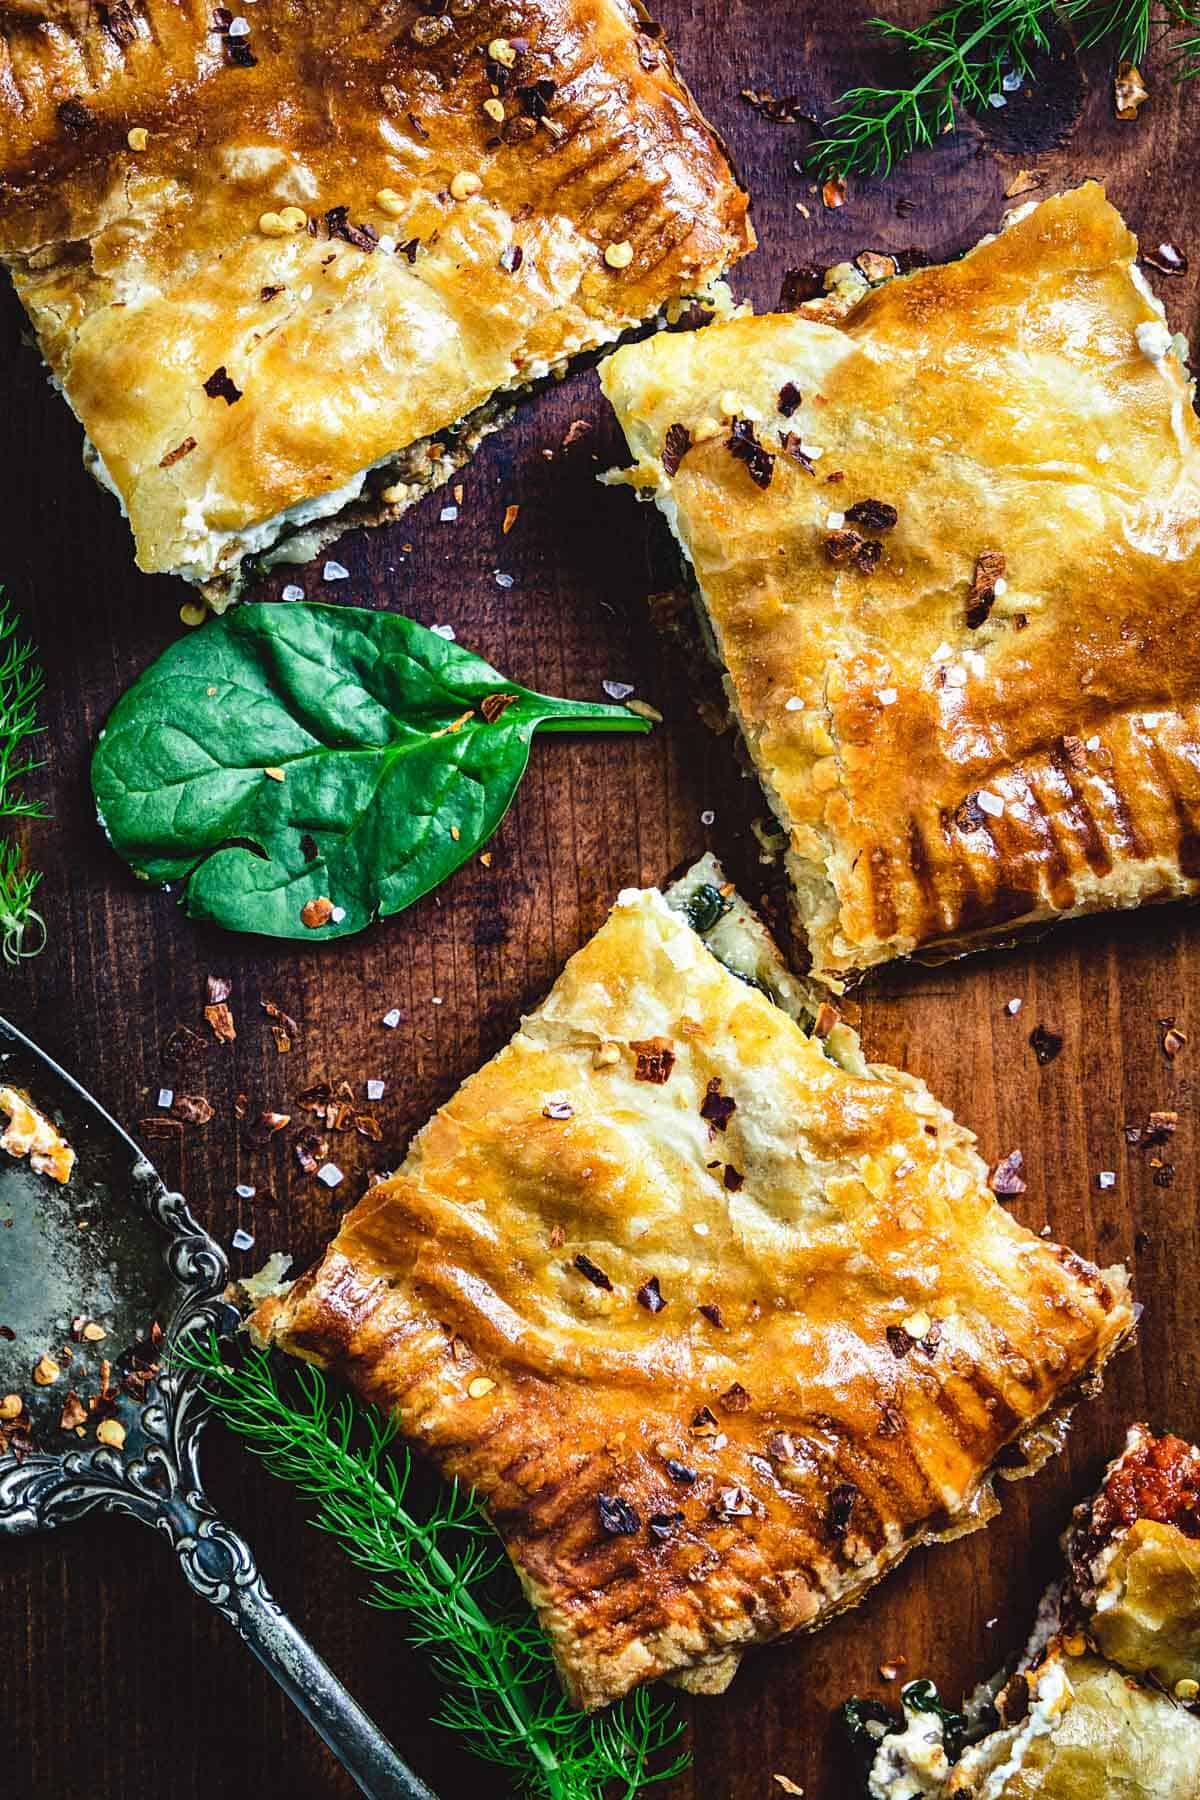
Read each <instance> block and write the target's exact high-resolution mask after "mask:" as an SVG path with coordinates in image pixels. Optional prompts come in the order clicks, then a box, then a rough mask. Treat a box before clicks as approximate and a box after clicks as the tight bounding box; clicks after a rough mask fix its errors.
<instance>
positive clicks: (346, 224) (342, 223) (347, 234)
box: [325, 206, 379, 256]
mask: <svg viewBox="0 0 1200 1800" xmlns="http://www.w3.org/2000/svg"><path fill="white" fill-rule="evenodd" d="M325 229H326V230H327V231H328V233H329V235H330V237H331V238H341V239H342V241H343V242H344V243H347V244H352V245H353V246H354V248H355V249H356V250H362V251H363V252H364V253H365V254H366V255H367V256H369V255H370V254H371V252H372V251H373V250H375V249H377V248H378V245H379V233H378V232H377V231H376V229H375V227H374V226H373V225H355V224H354V223H353V221H352V220H351V218H350V208H349V207H348V206H331V207H330V208H329V210H328V211H327V212H326V214H325Z"/></svg>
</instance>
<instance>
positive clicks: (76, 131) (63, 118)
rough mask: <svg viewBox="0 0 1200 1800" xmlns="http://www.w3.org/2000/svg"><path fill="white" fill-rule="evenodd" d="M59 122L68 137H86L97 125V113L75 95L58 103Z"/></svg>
mask: <svg viewBox="0 0 1200 1800" xmlns="http://www.w3.org/2000/svg"><path fill="white" fill-rule="evenodd" d="M57 110H58V122H59V124H60V125H61V126H62V128H63V130H64V131H65V132H66V134H67V136H68V137H72V138H76V139H78V138H81V137H86V136H87V134H88V132H89V131H94V130H95V127H96V115H95V113H94V112H92V111H91V110H90V109H89V108H88V107H86V106H85V105H84V104H83V101H82V100H79V99H77V98H76V97H75V96H74V95H72V96H71V98H70V99H69V100H61V101H60V102H59V104H58V109H57Z"/></svg>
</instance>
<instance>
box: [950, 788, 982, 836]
mask: <svg viewBox="0 0 1200 1800" xmlns="http://www.w3.org/2000/svg"><path fill="white" fill-rule="evenodd" d="M983 822H984V812H983V808H982V806H980V804H979V798H978V794H967V795H966V797H965V798H964V799H962V800H960V801H959V803H958V805H957V806H956V807H955V809H954V823H955V824H956V825H957V826H958V829H959V830H960V831H964V832H966V831H978V830H979V828H980V827H981V825H982V824H983Z"/></svg>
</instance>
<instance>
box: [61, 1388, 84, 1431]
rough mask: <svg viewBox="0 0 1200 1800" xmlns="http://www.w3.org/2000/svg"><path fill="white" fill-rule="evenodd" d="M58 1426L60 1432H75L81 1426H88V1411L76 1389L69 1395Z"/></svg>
mask: <svg viewBox="0 0 1200 1800" xmlns="http://www.w3.org/2000/svg"><path fill="white" fill-rule="evenodd" d="M58 1424H59V1429H60V1431H75V1430H77V1429H78V1427H79V1426H80V1425H86V1424H87V1411H86V1409H85V1408H84V1406H83V1404H82V1402H81V1401H80V1398H79V1395H78V1394H77V1393H76V1392H75V1390H74V1388H72V1389H71V1391H70V1393H69V1394H68V1395H67V1398H66V1401H65V1403H64V1405H63V1409H62V1412H61V1414H60V1415H59V1420H58Z"/></svg>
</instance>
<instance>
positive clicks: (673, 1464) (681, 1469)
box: [667, 1456, 696, 1487]
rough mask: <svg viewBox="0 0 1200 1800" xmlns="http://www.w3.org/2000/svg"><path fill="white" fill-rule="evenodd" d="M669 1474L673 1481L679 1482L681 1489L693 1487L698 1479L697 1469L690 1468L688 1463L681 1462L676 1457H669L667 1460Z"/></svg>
mask: <svg viewBox="0 0 1200 1800" xmlns="http://www.w3.org/2000/svg"><path fill="white" fill-rule="evenodd" d="M667 1474H668V1475H669V1476H670V1477H671V1480H672V1481H677V1482H678V1483H679V1485H680V1486H681V1487H691V1485H692V1483H693V1481H695V1479H696V1471H695V1469H692V1468H689V1467H688V1465H687V1463H684V1462H680V1461H679V1460H678V1459H677V1458H676V1457H674V1456H668V1458H667Z"/></svg>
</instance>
